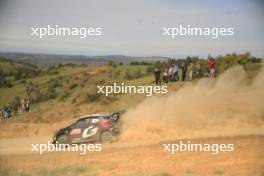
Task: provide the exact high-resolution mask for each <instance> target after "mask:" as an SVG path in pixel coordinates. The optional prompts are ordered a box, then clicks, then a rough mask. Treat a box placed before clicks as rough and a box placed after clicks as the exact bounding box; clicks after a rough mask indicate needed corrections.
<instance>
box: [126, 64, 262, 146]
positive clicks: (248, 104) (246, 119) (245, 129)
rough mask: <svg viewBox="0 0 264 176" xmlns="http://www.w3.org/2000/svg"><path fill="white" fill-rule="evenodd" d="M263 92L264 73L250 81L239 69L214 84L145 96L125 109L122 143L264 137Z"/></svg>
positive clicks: (231, 70) (203, 84)
mask: <svg viewBox="0 0 264 176" xmlns="http://www.w3.org/2000/svg"><path fill="white" fill-rule="evenodd" d="M263 90H264V69H263V68H262V70H261V71H260V72H259V74H258V75H257V76H256V77H255V78H254V80H250V79H249V78H248V75H247V73H246V72H245V70H244V69H243V67H241V66H236V67H233V68H231V69H229V70H227V71H226V72H225V73H224V74H222V75H221V76H219V77H218V78H217V79H216V80H208V79H202V80H200V81H199V82H198V83H196V84H195V85H194V84H191V83H190V84H185V86H184V87H182V88H181V89H179V90H178V91H177V92H173V93H170V94H169V95H168V96H162V97H161V96H154V97H151V98H148V99H146V100H145V101H143V102H142V103H140V104H139V105H138V106H136V107H135V108H134V109H129V110H128V112H127V113H126V114H125V115H124V118H123V133H122V135H121V141H131V140H132V141H144V142H146V141H151V142H159V141H164V140H174V139H181V138H184V139H185V138H200V137H212V136H214V137H216V136H234V135H246V134H264V103H263V100H264V91H263Z"/></svg>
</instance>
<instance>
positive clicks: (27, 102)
mask: <svg viewBox="0 0 264 176" xmlns="http://www.w3.org/2000/svg"><path fill="white" fill-rule="evenodd" d="M26 112H29V100H28V99H27V100H26Z"/></svg>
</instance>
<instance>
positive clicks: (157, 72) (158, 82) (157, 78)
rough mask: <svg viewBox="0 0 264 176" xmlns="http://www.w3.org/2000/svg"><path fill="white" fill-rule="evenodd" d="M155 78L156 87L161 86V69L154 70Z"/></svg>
mask: <svg viewBox="0 0 264 176" xmlns="http://www.w3.org/2000/svg"><path fill="white" fill-rule="evenodd" d="M154 77H155V83H156V85H159V84H161V79H160V69H159V68H156V69H155V70H154Z"/></svg>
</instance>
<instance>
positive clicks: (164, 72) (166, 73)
mask: <svg viewBox="0 0 264 176" xmlns="http://www.w3.org/2000/svg"><path fill="white" fill-rule="evenodd" d="M162 81H163V82H164V83H165V84H167V83H168V82H169V78H168V69H166V68H165V69H164V71H163V73H162Z"/></svg>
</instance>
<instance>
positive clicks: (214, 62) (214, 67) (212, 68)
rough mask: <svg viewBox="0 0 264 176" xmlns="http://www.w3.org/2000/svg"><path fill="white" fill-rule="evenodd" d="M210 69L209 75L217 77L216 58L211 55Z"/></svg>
mask: <svg viewBox="0 0 264 176" xmlns="http://www.w3.org/2000/svg"><path fill="white" fill-rule="evenodd" d="M209 69H210V73H209V77H210V78H215V70H216V60H215V59H214V58H213V57H211V58H210V60H209Z"/></svg>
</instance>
